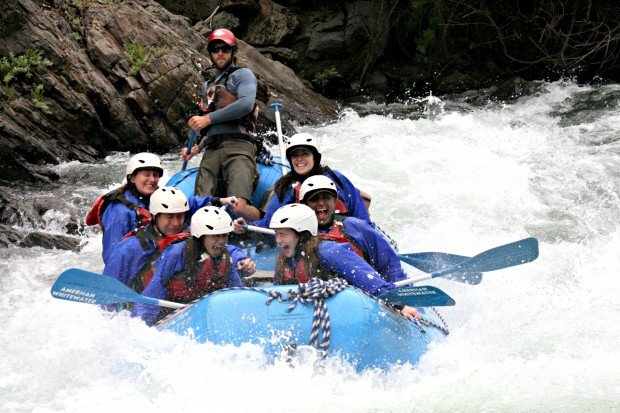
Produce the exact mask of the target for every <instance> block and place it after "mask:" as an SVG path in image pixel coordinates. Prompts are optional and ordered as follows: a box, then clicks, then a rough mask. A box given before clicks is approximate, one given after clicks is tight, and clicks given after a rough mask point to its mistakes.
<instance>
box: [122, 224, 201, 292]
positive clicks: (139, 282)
mask: <svg viewBox="0 0 620 413" xmlns="http://www.w3.org/2000/svg"><path fill="white" fill-rule="evenodd" d="M135 235H136V236H137V237H138V239H139V240H140V245H142V248H143V249H144V250H146V249H147V248H148V245H147V244H146V243H147V239H153V240H154V241H155V242H156V245H157V250H156V251H155V252H154V253H153V255H152V256H151V258H150V259H149V261H148V263H147V264H146V265H145V266H144V267H143V268H142V269H141V270H140V272H138V274H137V275H136V276H135V277H134V278H133V280H132V281H131V283H130V287H131V288H132V289H133V290H134V291H136V292H138V293H142V291H144V289H145V288H146V286H147V285H149V283H150V282H151V280H152V279H153V275H154V274H155V272H154V270H153V262H155V260H156V259H157V258H159V256H160V255H161V254H162V253H163V252H164V250H165V249H166V248H167V247H168V246H169V245H172V244H175V243H177V242H181V241H183V240H185V239H187V238H189V237H190V236H191V233H190V232H189V231H184V232H180V233H178V234H174V235H170V236H168V237H159V238H157V237H154V236H153V235H154V234H148V233H147V231H146V230H139V231H137V232H136V233H135Z"/></svg>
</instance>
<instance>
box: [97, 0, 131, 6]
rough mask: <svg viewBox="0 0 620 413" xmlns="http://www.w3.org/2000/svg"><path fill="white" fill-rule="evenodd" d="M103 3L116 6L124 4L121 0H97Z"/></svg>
mask: <svg viewBox="0 0 620 413" xmlns="http://www.w3.org/2000/svg"><path fill="white" fill-rule="evenodd" d="M99 1H100V2H101V3H103V4H116V5H117V6H125V3H124V2H123V0H99Z"/></svg>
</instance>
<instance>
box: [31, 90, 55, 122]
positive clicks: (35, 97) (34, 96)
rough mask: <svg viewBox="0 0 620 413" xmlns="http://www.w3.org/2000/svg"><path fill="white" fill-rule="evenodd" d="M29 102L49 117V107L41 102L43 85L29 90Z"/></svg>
mask: <svg viewBox="0 0 620 413" xmlns="http://www.w3.org/2000/svg"><path fill="white" fill-rule="evenodd" d="M30 100H32V103H33V104H34V105H35V106H36V107H37V108H38V109H39V110H40V111H41V112H43V113H46V114H48V115H50V114H51V113H52V111H50V107H49V106H48V105H47V103H45V102H44V101H43V85H41V84H38V85H36V86H35V87H33V88H32V89H30Z"/></svg>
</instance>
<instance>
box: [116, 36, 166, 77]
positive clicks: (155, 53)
mask: <svg viewBox="0 0 620 413" xmlns="http://www.w3.org/2000/svg"><path fill="white" fill-rule="evenodd" d="M123 47H124V49H125V58H126V59H127V61H128V62H129V64H130V65H131V67H130V68H129V74H130V75H132V76H135V75H137V74H138V72H140V70H142V69H143V68H144V67H146V66H147V65H148V64H149V63H151V62H152V61H153V60H154V59H157V58H159V57H161V56H163V55H164V54H166V53H168V51H169V50H170V48H169V47H168V46H164V47H154V46H149V47H148V48H145V47H144V46H142V45H141V44H140V43H138V42H137V41H136V40H133V39H130V40H128V41H126V42H125V44H124V45H123Z"/></svg>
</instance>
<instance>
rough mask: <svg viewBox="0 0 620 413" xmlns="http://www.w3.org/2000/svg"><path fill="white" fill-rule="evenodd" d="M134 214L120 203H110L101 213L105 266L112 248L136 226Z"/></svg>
mask: <svg viewBox="0 0 620 413" xmlns="http://www.w3.org/2000/svg"><path fill="white" fill-rule="evenodd" d="M136 220H137V215H136V213H135V212H134V211H133V210H131V209H129V208H127V207H126V206H125V205H123V204H121V203H120V202H111V203H110V205H108V207H107V208H106V209H105V211H104V212H103V216H102V217H101V223H102V225H103V250H102V256H103V262H104V264H107V262H108V260H109V259H110V256H111V255H112V251H113V250H114V247H115V246H116V245H117V244H118V243H119V242H120V241H121V239H123V237H124V236H125V235H126V234H127V233H128V232H129V231H131V230H133V229H135V228H136V226H137V222H136Z"/></svg>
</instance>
